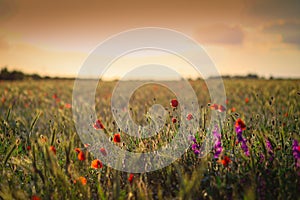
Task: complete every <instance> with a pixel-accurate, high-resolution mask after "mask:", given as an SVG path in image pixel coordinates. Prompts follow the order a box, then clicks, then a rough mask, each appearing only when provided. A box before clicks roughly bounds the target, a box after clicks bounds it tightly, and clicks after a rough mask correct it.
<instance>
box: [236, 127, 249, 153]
mask: <svg viewBox="0 0 300 200" xmlns="http://www.w3.org/2000/svg"><path fill="white" fill-rule="evenodd" d="M235 132H236V136H237V139H238V142H239V143H241V148H242V149H243V150H244V153H245V155H246V156H250V152H249V149H248V146H247V140H246V139H245V138H243V135H242V133H243V130H242V128H241V126H240V125H236V127H235Z"/></svg>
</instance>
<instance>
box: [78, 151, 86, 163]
mask: <svg viewBox="0 0 300 200" xmlns="http://www.w3.org/2000/svg"><path fill="white" fill-rule="evenodd" d="M77 157H78V160H81V161H84V160H85V155H84V153H83V152H82V151H80V152H79V153H78V156H77Z"/></svg>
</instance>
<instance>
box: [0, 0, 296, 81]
mask: <svg viewBox="0 0 300 200" xmlns="http://www.w3.org/2000/svg"><path fill="white" fill-rule="evenodd" d="M299 10H300V2H299V1H298V0H287V1H282V0H257V1H252V0H244V1H243V0H240V1H238V0H227V1H213V0H212V1H199V0H190V1H184V0H163V1H162V0H151V1H142V0H129V1H127V0H119V1H117V0H111V1H99V0H97V1H96V0H88V1H79V0H65V1H57V0H52V1H47V2H46V1H40V0H28V1H21V0H20V1H17V0H0V67H3V66H8V68H9V69H18V70H23V71H25V72H28V73H39V74H41V75H50V76H76V74H77V73H78V71H79V69H80V67H81V66H82V64H83V62H84V60H85V59H86V58H87V56H88V55H89V53H90V52H91V51H92V50H93V49H94V48H95V47H96V46H97V45H98V44H99V43H101V42H102V41H103V40H105V39H106V38H108V37H110V36H111V35H114V34H117V33H119V32H122V31H125V30H128V29H132V28H140V27H153V26H154V27H163V28H169V29H174V30H176V31H179V32H182V33H184V34H186V35H187V36H189V37H191V38H193V39H194V40H196V41H197V42H199V44H201V45H202V46H203V47H204V49H205V50H206V51H207V53H208V55H209V56H210V57H211V58H212V59H213V61H214V62H215V64H216V66H217V68H218V70H219V71H220V72H221V73H222V74H224V75H227V74H230V75H237V74H241V75H243V74H247V73H257V74H259V75H261V76H265V77H269V76H271V75H272V76H275V77H300V12H299ZM116 69H118V68H117V67H116ZM182 71H183V72H184V73H186V74H185V75H186V76H187V77H192V76H193V74H194V72H193V71H192V70H190V71H188V70H185V69H183V70H182ZM115 75H117V73H115Z"/></svg>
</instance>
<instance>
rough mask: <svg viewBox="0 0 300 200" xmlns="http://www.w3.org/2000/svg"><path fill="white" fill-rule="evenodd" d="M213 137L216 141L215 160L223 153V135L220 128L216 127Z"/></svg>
mask: <svg viewBox="0 0 300 200" xmlns="http://www.w3.org/2000/svg"><path fill="white" fill-rule="evenodd" d="M213 136H214V141H215V145H214V148H215V155H214V158H218V157H219V156H220V154H221V153H222V150H223V148H222V144H221V134H220V132H219V128H218V126H215V129H214V130H213Z"/></svg>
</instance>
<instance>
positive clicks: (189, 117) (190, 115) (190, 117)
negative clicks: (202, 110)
mask: <svg viewBox="0 0 300 200" xmlns="http://www.w3.org/2000/svg"><path fill="white" fill-rule="evenodd" d="M193 118H194V117H193V115H192V114H188V115H187V116H186V119H187V120H191V119H193Z"/></svg>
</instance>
